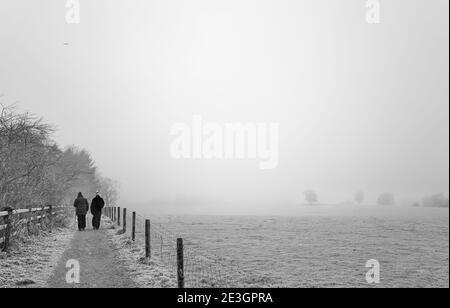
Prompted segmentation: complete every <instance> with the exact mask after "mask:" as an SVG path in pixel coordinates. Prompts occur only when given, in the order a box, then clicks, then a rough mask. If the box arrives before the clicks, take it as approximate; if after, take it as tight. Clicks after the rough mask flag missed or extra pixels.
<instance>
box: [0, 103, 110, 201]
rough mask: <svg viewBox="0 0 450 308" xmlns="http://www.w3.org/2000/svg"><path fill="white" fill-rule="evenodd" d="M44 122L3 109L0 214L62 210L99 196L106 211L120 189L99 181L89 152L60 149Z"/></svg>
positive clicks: (0, 108)
mask: <svg viewBox="0 0 450 308" xmlns="http://www.w3.org/2000/svg"><path fill="white" fill-rule="evenodd" d="M53 133H54V128H53V127H52V126H51V125H50V124H48V123H46V122H45V121H44V120H43V119H42V118H40V117H37V116H35V115H33V114H30V113H19V112H17V110H16V109H15V108H14V107H11V106H3V105H1V104H0V209H2V208H3V209H4V208H8V207H11V208H29V207H39V206H44V205H50V204H51V205H61V204H68V203H71V202H73V199H75V197H76V194H77V193H78V192H80V191H81V192H83V193H84V194H85V196H86V197H91V196H94V195H95V191H96V190H99V191H101V194H102V196H103V197H104V199H105V201H106V203H107V204H108V205H111V204H114V203H115V202H116V200H117V197H118V184H117V183H116V182H115V181H113V180H111V179H109V178H106V177H104V176H101V175H100V174H99V172H98V170H97V168H96V167H95V164H94V161H93V159H92V157H91V155H90V154H89V152H87V151H86V150H83V149H78V148H77V147H75V146H71V147H68V148H65V149H62V148H60V147H59V146H58V145H57V144H56V142H55V141H54V140H53Z"/></svg>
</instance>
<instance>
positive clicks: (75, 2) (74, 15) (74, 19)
mask: <svg viewBox="0 0 450 308" xmlns="http://www.w3.org/2000/svg"><path fill="white" fill-rule="evenodd" d="M66 9H67V11H66V22H67V23H68V24H79V23H80V20H81V17H80V1H79V0H67V2H66Z"/></svg>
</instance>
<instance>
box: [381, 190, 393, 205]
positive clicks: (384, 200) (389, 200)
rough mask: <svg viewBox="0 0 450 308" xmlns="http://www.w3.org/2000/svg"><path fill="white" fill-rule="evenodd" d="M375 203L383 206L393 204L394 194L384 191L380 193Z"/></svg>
mask: <svg viewBox="0 0 450 308" xmlns="http://www.w3.org/2000/svg"><path fill="white" fill-rule="evenodd" d="M377 203H378V204H379V205H383V206H392V205H395V196H394V194H393V193H389V192H385V193H382V194H381V195H380V196H379V197H378V199H377Z"/></svg>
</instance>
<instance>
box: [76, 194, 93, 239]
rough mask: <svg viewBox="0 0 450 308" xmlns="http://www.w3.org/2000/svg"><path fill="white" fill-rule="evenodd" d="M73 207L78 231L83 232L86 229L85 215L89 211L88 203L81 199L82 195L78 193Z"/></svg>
mask: <svg viewBox="0 0 450 308" xmlns="http://www.w3.org/2000/svg"><path fill="white" fill-rule="evenodd" d="M73 206H74V207H75V214H76V215H77V219H78V230H79V231H84V230H85V229H86V215H87V213H88V211H89V202H88V200H87V199H86V198H84V197H83V194H82V193H78V197H77V198H76V199H75V202H74V204H73Z"/></svg>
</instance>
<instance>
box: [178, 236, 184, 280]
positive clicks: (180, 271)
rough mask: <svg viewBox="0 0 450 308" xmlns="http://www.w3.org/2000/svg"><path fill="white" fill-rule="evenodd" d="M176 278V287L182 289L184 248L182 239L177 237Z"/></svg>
mask: <svg viewBox="0 0 450 308" xmlns="http://www.w3.org/2000/svg"><path fill="white" fill-rule="evenodd" d="M177 280H178V288H180V289H184V248H183V239H182V238H179V239H177Z"/></svg>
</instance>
